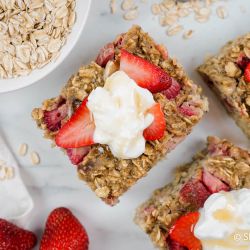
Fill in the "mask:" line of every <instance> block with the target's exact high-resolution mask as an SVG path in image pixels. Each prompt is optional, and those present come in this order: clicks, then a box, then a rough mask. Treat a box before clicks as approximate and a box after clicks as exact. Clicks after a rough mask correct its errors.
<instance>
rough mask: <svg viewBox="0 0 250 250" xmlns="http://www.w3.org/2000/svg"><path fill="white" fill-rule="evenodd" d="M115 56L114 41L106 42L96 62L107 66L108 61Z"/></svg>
mask: <svg viewBox="0 0 250 250" xmlns="http://www.w3.org/2000/svg"><path fill="white" fill-rule="evenodd" d="M114 57H115V47H114V44H113V43H108V44H106V45H105V46H104V47H103V48H102V49H101V50H100V52H99V54H98V56H97V58H96V63H97V64H98V65H100V66H101V67H105V66H106V64H107V63H108V61H110V60H113V59H114Z"/></svg>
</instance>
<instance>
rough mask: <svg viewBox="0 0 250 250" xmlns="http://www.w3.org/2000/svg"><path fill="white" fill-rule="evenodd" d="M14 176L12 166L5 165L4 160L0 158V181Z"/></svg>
mask: <svg viewBox="0 0 250 250" xmlns="http://www.w3.org/2000/svg"><path fill="white" fill-rule="evenodd" d="M14 176H15V170H14V168H13V167H10V166H7V164H6V162H5V161H3V160H1V159H0V181H6V180H11V179H13V178H14Z"/></svg>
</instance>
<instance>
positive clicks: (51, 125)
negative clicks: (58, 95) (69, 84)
mask: <svg viewBox="0 0 250 250" xmlns="http://www.w3.org/2000/svg"><path fill="white" fill-rule="evenodd" d="M67 114H68V106H67V104H65V103H64V104H62V105H60V106H59V107H57V108H55V109H53V110H51V111H44V122H45V124H46V126H47V129H49V130H50V131H52V132H54V131H57V130H59V129H60V128H61V125H62V124H61V121H62V120H63V119H64V118H65V117H66V116H67Z"/></svg>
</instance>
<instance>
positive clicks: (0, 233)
mask: <svg viewBox="0 0 250 250" xmlns="http://www.w3.org/2000/svg"><path fill="white" fill-rule="evenodd" d="M36 242H37V239H36V236H35V234H33V233H32V232H30V231H27V230H24V229H22V228H20V227H18V226H16V225H14V224H12V223H10V222H8V221H6V220H4V219H0V250H31V249H32V248H33V247H34V246H35V245H36Z"/></svg>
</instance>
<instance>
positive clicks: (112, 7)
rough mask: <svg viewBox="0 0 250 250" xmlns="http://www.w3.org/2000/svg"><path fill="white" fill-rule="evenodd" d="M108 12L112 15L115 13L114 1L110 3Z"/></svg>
mask: <svg viewBox="0 0 250 250" xmlns="http://www.w3.org/2000/svg"><path fill="white" fill-rule="evenodd" d="M110 10H111V13H112V14H114V13H115V12H116V0H111V1H110Z"/></svg>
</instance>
